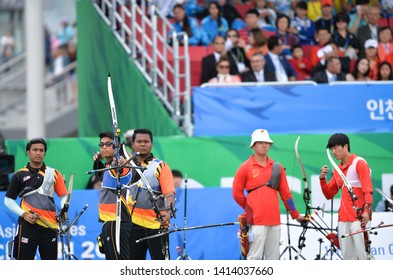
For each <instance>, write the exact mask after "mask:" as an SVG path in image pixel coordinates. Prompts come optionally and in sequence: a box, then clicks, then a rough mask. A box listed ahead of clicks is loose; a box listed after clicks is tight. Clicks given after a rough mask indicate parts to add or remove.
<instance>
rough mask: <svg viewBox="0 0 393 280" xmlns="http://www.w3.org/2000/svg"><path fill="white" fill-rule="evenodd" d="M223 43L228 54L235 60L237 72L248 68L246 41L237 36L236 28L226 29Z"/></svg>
mask: <svg viewBox="0 0 393 280" xmlns="http://www.w3.org/2000/svg"><path fill="white" fill-rule="evenodd" d="M225 45H226V49H227V53H228V56H231V57H232V58H233V60H235V62H236V65H237V70H238V72H239V73H241V72H243V71H246V70H248V69H247V68H249V67H250V61H249V60H248V58H247V56H246V43H245V42H244V41H243V39H241V38H239V32H238V31H237V30H236V29H232V28H230V29H229V30H228V31H227V34H226V41H225Z"/></svg>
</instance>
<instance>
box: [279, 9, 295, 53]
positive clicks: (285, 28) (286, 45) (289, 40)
mask: <svg viewBox="0 0 393 280" xmlns="http://www.w3.org/2000/svg"><path fill="white" fill-rule="evenodd" d="M290 26H291V19H290V18H289V17H288V16H287V15H279V16H278V17H277V19H276V27H277V36H278V37H279V38H280V39H281V41H282V44H283V51H282V55H284V56H288V57H290V56H291V47H292V46H294V45H297V44H299V39H298V37H297V36H296V35H294V34H292V33H290V32H289V27H290Z"/></svg>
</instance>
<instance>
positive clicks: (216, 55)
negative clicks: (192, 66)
mask: <svg viewBox="0 0 393 280" xmlns="http://www.w3.org/2000/svg"><path fill="white" fill-rule="evenodd" d="M213 49H214V52H213V53H212V54H209V55H207V56H205V57H203V58H202V65H201V67H202V71H201V73H202V75H201V84H203V83H207V82H208V81H209V80H210V79H211V78H214V77H216V76H217V67H216V64H217V62H218V60H219V59H220V57H221V56H223V55H226V50H225V39H224V37H222V36H217V37H216V38H214V40H213ZM228 59H229V62H230V66H231V68H230V74H232V75H237V74H238V70H237V66H236V62H235V61H234V60H233V58H232V56H228Z"/></svg>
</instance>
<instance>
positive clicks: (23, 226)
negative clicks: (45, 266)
mask: <svg viewBox="0 0 393 280" xmlns="http://www.w3.org/2000/svg"><path fill="white" fill-rule="evenodd" d="M46 151H47V143H46V141H45V140H44V139H42V138H34V139H31V140H30V141H29V142H28V143H27V145H26V154H27V156H28V157H29V162H28V163H27V165H26V166H24V167H23V168H21V169H19V170H18V171H17V172H15V174H14V175H13V176H12V179H11V182H10V185H9V187H8V189H7V193H6V195H5V197H4V204H5V206H6V207H7V208H8V209H9V210H11V211H12V212H13V213H15V214H16V215H18V230H17V233H16V236H15V237H14V241H13V248H12V252H11V254H12V257H13V258H14V259H17V260H34V258H35V255H36V252H37V248H38V252H39V254H40V258H41V259H42V260H57V239H58V238H57V232H56V231H54V230H53V229H57V221H56V206H55V200H54V194H56V195H57V196H58V197H59V199H60V207H61V208H63V206H64V204H65V203H66V200H67V188H66V186H65V183H64V179H63V176H62V175H61V173H60V171H58V170H57V169H54V168H52V167H49V166H47V165H46V164H45V163H44V158H45V155H46ZM17 197H20V198H21V201H20V205H18V204H17V202H16V199H17Z"/></svg>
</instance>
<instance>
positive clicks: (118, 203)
mask: <svg viewBox="0 0 393 280" xmlns="http://www.w3.org/2000/svg"><path fill="white" fill-rule="evenodd" d="M108 97H109V105H110V109H111V116H112V128H113V135H114V139H113V144H114V145H115V156H114V158H115V165H116V166H118V165H119V160H120V153H119V135H120V129H119V126H118V123H117V114H116V106H115V100H114V98H113V92H112V81H111V75H110V74H108ZM116 171H117V186H116V229H115V241H116V249H117V253H118V254H119V255H120V224H121V185H120V168H117V170H116Z"/></svg>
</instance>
